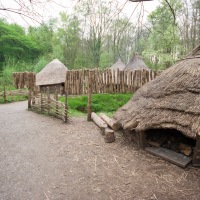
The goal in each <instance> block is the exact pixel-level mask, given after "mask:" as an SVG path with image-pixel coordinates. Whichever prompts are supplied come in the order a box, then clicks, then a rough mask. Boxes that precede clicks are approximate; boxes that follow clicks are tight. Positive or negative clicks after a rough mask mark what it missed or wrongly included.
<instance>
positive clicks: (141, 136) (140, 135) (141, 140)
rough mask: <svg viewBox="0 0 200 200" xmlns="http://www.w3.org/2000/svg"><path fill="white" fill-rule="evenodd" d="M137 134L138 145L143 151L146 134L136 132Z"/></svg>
mask: <svg viewBox="0 0 200 200" xmlns="http://www.w3.org/2000/svg"><path fill="white" fill-rule="evenodd" d="M137 134H138V145H139V147H140V148H142V149H144V148H145V147H146V137H145V136H146V134H145V132H143V131H139V132H137Z"/></svg>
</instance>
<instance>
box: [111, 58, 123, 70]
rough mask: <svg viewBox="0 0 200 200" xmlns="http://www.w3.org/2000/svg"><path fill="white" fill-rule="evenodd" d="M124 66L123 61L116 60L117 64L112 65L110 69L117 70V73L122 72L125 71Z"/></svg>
mask: <svg viewBox="0 0 200 200" xmlns="http://www.w3.org/2000/svg"><path fill="white" fill-rule="evenodd" d="M125 67H126V65H125V64H124V63H123V61H122V60H121V59H120V58H119V59H118V60H117V62H116V63H115V64H114V65H112V67H110V69H114V70H117V69H119V71H123V70H124V69H125Z"/></svg>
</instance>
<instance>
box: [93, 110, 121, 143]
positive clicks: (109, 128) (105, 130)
mask: <svg viewBox="0 0 200 200" xmlns="http://www.w3.org/2000/svg"><path fill="white" fill-rule="evenodd" d="M91 119H92V121H93V122H94V123H95V124H96V125H97V126H98V127H99V128H100V129H101V133H102V135H103V136H104V141H105V142H106V143H111V142H114V141H115V132H114V131H116V130H119V128H120V127H121V125H120V124H119V123H117V122H116V121H115V120H114V119H111V118H109V117H108V116H106V115H105V114H104V113H100V114H99V116H98V115H97V114H96V113H94V112H92V114H91Z"/></svg>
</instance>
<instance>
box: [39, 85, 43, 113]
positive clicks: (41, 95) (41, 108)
mask: <svg viewBox="0 0 200 200" xmlns="http://www.w3.org/2000/svg"><path fill="white" fill-rule="evenodd" d="M42 90H43V89H41V93H40V106H41V107H40V111H41V113H42V112H43V91H42Z"/></svg>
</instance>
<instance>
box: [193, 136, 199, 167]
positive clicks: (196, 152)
mask: <svg viewBox="0 0 200 200" xmlns="http://www.w3.org/2000/svg"><path fill="white" fill-rule="evenodd" d="M192 164H193V166H195V167H200V135H199V134H197V136H196V147H195V149H194V155H193V159H192Z"/></svg>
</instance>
